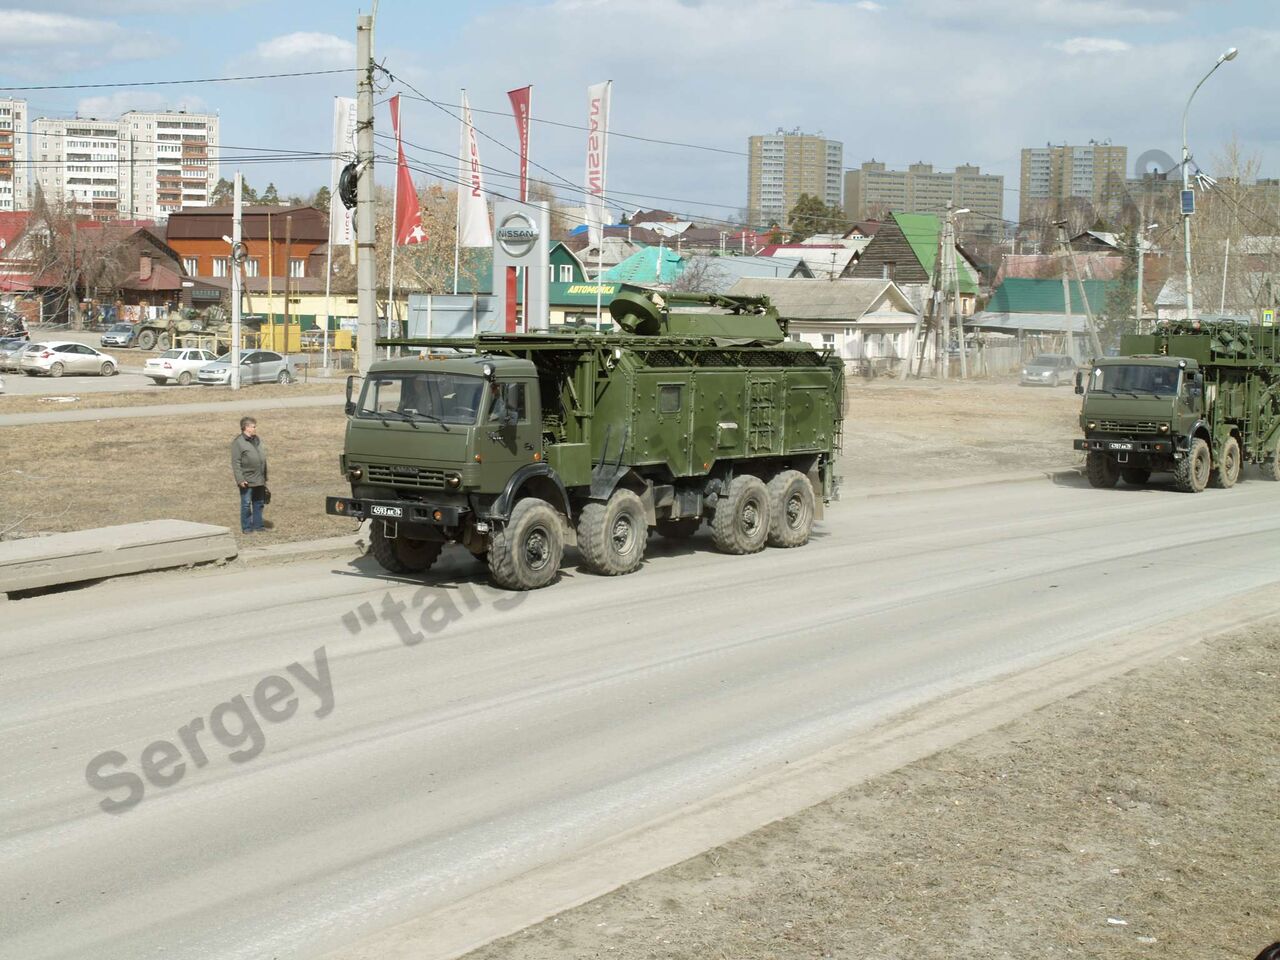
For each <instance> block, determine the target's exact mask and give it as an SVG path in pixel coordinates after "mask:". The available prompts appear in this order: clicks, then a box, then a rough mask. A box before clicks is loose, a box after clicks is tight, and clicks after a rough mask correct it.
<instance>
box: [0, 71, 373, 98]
mask: <svg viewBox="0 0 1280 960" xmlns="http://www.w3.org/2000/svg"><path fill="white" fill-rule="evenodd" d="M355 71H356V68H355V67H341V68H338V69H335V70H299V71H296V72H294V73H255V74H246V75H245V76H241V77H192V78H189V79H186V80H128V81H121V82H118V83H44V84H33V85H30V86H26V87H0V93H24V92H26V91H30V90H112V89H119V88H123V87H180V86H185V85H187V84H194V83H238V82H240V81H242V80H284V79H288V78H291V77H323V76H328V75H331V74H335V73H354V72H355Z"/></svg>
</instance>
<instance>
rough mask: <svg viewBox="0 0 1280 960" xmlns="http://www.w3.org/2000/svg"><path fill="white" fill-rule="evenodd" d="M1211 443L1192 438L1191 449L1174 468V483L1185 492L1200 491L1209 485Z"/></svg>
mask: <svg viewBox="0 0 1280 960" xmlns="http://www.w3.org/2000/svg"><path fill="white" fill-rule="evenodd" d="M1211 465H1212V463H1211V458H1210V456H1209V445H1208V444H1207V443H1205V442H1204V441H1203V440H1192V441H1191V449H1190V450H1189V451H1188V452H1187V455H1186V456H1184V457H1183V458H1182V459H1181V460H1179V461H1177V463H1176V464H1175V465H1174V468H1173V483H1174V486H1176V487H1177V488H1178V489H1179V490H1181V491H1182V492H1183V493H1199V492H1200V491H1201V490H1203V489H1204V488H1205V487H1207V486H1208V485H1209V468H1210V466H1211Z"/></svg>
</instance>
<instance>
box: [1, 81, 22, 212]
mask: <svg viewBox="0 0 1280 960" xmlns="http://www.w3.org/2000/svg"><path fill="white" fill-rule="evenodd" d="M26 208H27V101H25V100H12V99H9V98H0V211H9V210H25V209H26Z"/></svg>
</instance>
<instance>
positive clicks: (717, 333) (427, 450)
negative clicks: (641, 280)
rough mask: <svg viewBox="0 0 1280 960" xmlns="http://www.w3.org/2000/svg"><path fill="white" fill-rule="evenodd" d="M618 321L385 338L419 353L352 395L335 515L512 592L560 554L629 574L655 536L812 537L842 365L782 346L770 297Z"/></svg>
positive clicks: (385, 554)
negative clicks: (457, 551)
mask: <svg viewBox="0 0 1280 960" xmlns="http://www.w3.org/2000/svg"><path fill="white" fill-rule="evenodd" d="M679 308H683V312H682V311H681V310H680V309H679ZM610 310H611V313H612V314H613V316H614V317H615V319H617V320H618V323H619V325H620V326H621V327H622V332H619V333H613V334H601V333H596V332H594V331H586V330H583V331H573V330H570V331H567V332H561V333H544V334H492V335H481V336H478V337H476V338H473V339H468V340H465V341H459V340H456V339H454V340H399V341H383V342H384V343H387V344H390V345H392V346H395V347H398V348H400V349H402V350H405V351H408V354H407V355H402V356H400V357H396V358H393V359H390V360H383V361H379V362H377V363H375V364H374V365H373V367H372V368H371V370H370V372H369V374H368V376H367V377H366V378H365V381H364V384H363V388H362V389H361V391H360V393H359V396H358V398H357V397H356V396H355V395H354V393H349V399H348V407H347V412H348V425H347V435H346V444H345V450H344V452H343V455H342V460H341V468H342V471H343V474H344V476H345V477H346V478H347V480H348V481H349V482H350V484H351V496H350V497H329V498H328V500H327V502H326V510H327V512H328V513H330V514H332V515H336V516H346V517H354V518H356V519H365V518H368V519H371V520H372V521H373V523H372V532H371V551H372V553H373V555H374V556H375V557H376V558H377V560H378V561H379V563H381V564H382V566H384V567H385V568H387V569H388V570H391V571H394V572H401V573H404V572H412V571H421V570H425V569H427V568H428V567H430V566H431V564H432V563H434V561H435V560H436V558H437V557H438V556H439V555H440V552H441V549H442V548H443V546H444V544H445V543H447V542H451V541H456V542H459V543H462V544H464V545H465V546H466V547H467V548H468V549H469V550H470V551H471V552H472V553H473V554H474V555H475V556H477V557H479V558H483V559H484V560H485V561H486V562H487V563H488V566H489V569H490V571H491V574H492V577H493V579H494V580H495V582H497V583H498V584H499V585H501V586H503V587H507V588H511V589H530V588H536V587H541V586H544V585H546V584H547V583H549V582H551V580H552V579H554V578H555V575H556V572H557V570H558V568H559V565H560V560H561V556H562V551H563V548H564V546H565V545H566V544H573V545H576V546H577V548H578V551H579V553H580V554H581V556H582V559H583V561H584V562H585V564H586V565H587V567H588V568H590V569H591V570H593V571H594V572H596V573H599V574H604V575H618V574H624V573H629V572H631V571H632V570H635V569H636V568H637V567H638V566H639V565H640V563H641V561H642V559H643V557H644V549H645V542H646V540H647V537H648V534H649V530H650V528H655V529H656V531H657V532H658V533H659V534H660V535H663V536H666V537H671V538H686V537H690V536H692V535H693V534H694V533H695V532H696V531H697V530H698V529H699V527H700V525H701V524H702V523H703V522H704V520H705V521H706V522H708V523H709V524H710V526H711V533H712V540H713V541H714V543H715V544H716V546H717V547H719V548H720V549H721V550H723V551H725V552H728V553H751V552H755V551H757V550H760V549H762V548H763V547H764V546H765V545H766V544H770V545H774V546H783V547H791V546H799V545H801V544H803V543H805V542H806V541H807V540H808V539H809V535H810V531H811V529H812V525H813V522H814V520H815V519H817V518H819V517H820V516H821V513H822V509H823V504H824V502H826V501H828V500H830V499H831V498H832V496H833V494H834V493H835V489H836V484H837V478H836V476H835V456H836V453H837V449H838V443H839V433H840V424H841V417H842V406H843V390H844V384H843V375H842V370H843V368H842V366H841V363H840V361H839V360H838V359H837V358H833V357H831V356H829V355H827V354H826V353H824V352H822V351H819V350H816V349H814V348H813V347H811V346H808V345H805V344H802V343H793V342H788V341H787V340H786V339H785V324H784V323H783V322H782V321H780V320H779V319H778V317H777V315H776V313H775V312H774V311H773V310H772V308H771V307H770V306H769V305H768V302H767V300H765V299H764V298H725V297H701V298H696V299H693V300H690V299H686V300H684V301H676V302H673V303H672V304H668V303H666V302H664V301H663V299H662V297H661V296H659V295H657V294H652V293H648V292H640V291H636V290H632V291H625V292H624V293H623V294H621V295H620V296H619V297H618V298H617V299H615V301H614V302H613V304H612V305H611V307H610Z"/></svg>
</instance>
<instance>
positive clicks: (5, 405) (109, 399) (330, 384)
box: [0, 381, 346, 415]
mask: <svg viewBox="0 0 1280 960" xmlns="http://www.w3.org/2000/svg"><path fill="white" fill-rule="evenodd" d="M345 389H346V385H345V384H344V383H341V382H336V381H320V382H315V383H291V384H288V385H285V384H279V383H256V384H253V385H251V386H247V387H242V388H241V389H240V390H238V391H235V392H233V391H231V390H230V389H228V388H224V387H200V386H191V387H179V386H160V385H158V384H153V385H151V386H149V387H144V388H142V389H140V390H122V391H118V392H112V393H87V392H85V393H77V392H76V390H75V385H74V383H68V384H67V390H66V392H65V393H63V394H61V396H67V397H75V398H76V399H75V400H70V401H67V400H52V399H48V398H44V397H22V396H12V397H0V414H8V413H53V412H56V411H60V410H102V409H104V408H107V407H143V408H145V407H154V406H160V405H165V404H185V403H219V402H229V401H232V400H280V399H284V398H286V397H318V396H326V395H330V394H332V395H333V396H335V397H336V396H340V395H341V394H342V392H343V391H344V390H345ZM142 413H143V415H145V410H143V411H142Z"/></svg>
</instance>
